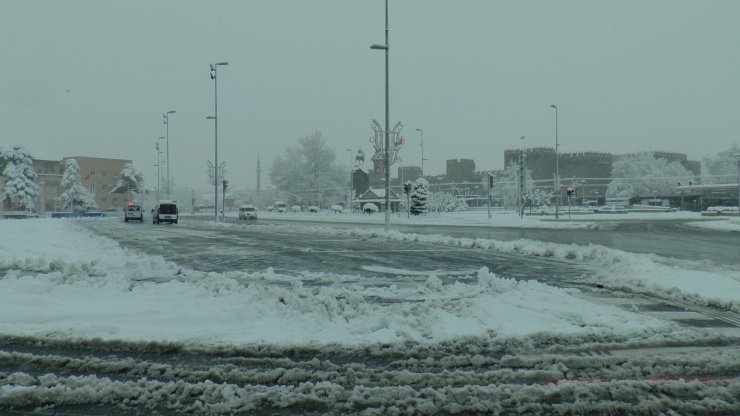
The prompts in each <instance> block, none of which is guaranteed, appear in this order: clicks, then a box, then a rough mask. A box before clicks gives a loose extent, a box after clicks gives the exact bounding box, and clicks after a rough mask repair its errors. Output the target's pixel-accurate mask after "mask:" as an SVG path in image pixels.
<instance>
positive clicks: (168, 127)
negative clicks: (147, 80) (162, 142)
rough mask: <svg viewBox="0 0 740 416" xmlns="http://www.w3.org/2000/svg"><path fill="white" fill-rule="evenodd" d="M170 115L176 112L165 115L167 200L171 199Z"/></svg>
mask: <svg viewBox="0 0 740 416" xmlns="http://www.w3.org/2000/svg"><path fill="white" fill-rule="evenodd" d="M170 114H175V110H170V111H168V112H166V113H164V114H162V117H163V118H164V125H165V126H167V188H166V192H167V199H170V165H171V164H172V163H170Z"/></svg>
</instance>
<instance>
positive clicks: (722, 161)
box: [701, 144, 740, 184]
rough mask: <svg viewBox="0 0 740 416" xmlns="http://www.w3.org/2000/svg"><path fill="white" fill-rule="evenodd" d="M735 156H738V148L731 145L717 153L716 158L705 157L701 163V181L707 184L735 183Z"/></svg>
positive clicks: (735, 145)
mask: <svg viewBox="0 0 740 416" xmlns="http://www.w3.org/2000/svg"><path fill="white" fill-rule="evenodd" d="M736 154H740V146H738V145H737V144H733V145H732V147H730V148H729V149H727V150H725V151H722V152H719V153H717V155H716V156H714V157H711V156H706V157H704V160H703V161H702V169H701V181H702V182H703V183H707V184H713V183H732V182H735V181H737V160H738V157H737V156H735V155H736Z"/></svg>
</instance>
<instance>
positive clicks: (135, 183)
mask: <svg viewBox="0 0 740 416" xmlns="http://www.w3.org/2000/svg"><path fill="white" fill-rule="evenodd" d="M119 189H125V190H126V192H127V193H128V192H136V193H142V192H144V175H142V174H141V172H139V171H137V170H136V168H134V165H133V164H132V163H126V165H124V166H123V169H121V178H120V179H119V180H118V183H117V184H116V186H114V187H113V189H112V190H111V192H114V191H118V190H119Z"/></svg>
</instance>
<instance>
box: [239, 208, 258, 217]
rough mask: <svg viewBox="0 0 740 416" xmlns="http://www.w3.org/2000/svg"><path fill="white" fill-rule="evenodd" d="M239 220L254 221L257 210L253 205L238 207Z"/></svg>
mask: <svg viewBox="0 0 740 416" xmlns="http://www.w3.org/2000/svg"><path fill="white" fill-rule="evenodd" d="M239 219H240V220H256V219H257V208H255V207H254V205H240V206H239Z"/></svg>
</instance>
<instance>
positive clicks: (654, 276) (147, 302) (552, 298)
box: [0, 219, 740, 345]
mask: <svg viewBox="0 0 740 416" xmlns="http://www.w3.org/2000/svg"><path fill="white" fill-rule="evenodd" d="M90 221H96V220H90ZM213 226H214V227H223V226H234V225H224V224H219V225H216V224H213ZM315 232H316V233H352V234H353V235H361V236H364V237H367V238H389V239H402V240H413V241H425V242H431V243H434V244H451V245H456V246H463V247H466V246H467V247H480V248H484V249H495V250H503V251H507V252H514V253H522V254H529V255H542V256H553V257H561V258H564V259H571V260H573V261H584V262H591V263H594V264H599V265H600V266H601V270H602V271H601V272H600V273H599V274H598V275H597V276H594V277H593V279H595V280H597V281H599V282H600V283H601V284H603V285H605V286H615V287H630V288H632V289H634V290H636V291H644V292H649V293H655V294H659V295H661V296H664V297H675V298H680V299H682V300H688V301H691V302H694V303H698V304H709V305H714V306H718V307H722V308H727V309H730V310H735V311H737V310H740V272H739V271H738V270H717V271H703V270H700V269H701V267H700V264H699V263H698V262H697V263H696V264H695V263H691V262H686V261H676V262H667V261H665V259H658V258H654V257H651V256H644V255H633V254H629V253H625V252H620V251H616V250H610V249H607V248H604V247H598V246H594V247H576V246H562V245H555V244H547V243H539V242H531V241H518V242H495V241H492V240H466V239H452V238H447V237H440V236H423V235H414V234H403V233H398V232H393V231H391V232H385V231H371V230H362V229H354V230H348V229H344V230H342V229H334V230H332V229H327V228H326V227H323V228H321V227H316V229H315ZM0 234H1V235H3V236H4V238H3V239H2V240H1V241H0V253H2V254H0V273H2V274H1V275H0V276H1V277H0V333H1V334H6V335H9V334H12V335H24V336H41V337H52V338H65V337H66V338H72V339H75V338H93V337H99V338H101V339H110V340H114V339H115V340H118V339H122V340H135V341H145V340H150V341H178V342H187V343H194V344H198V345H202V344H217V345H220V344H231V345H233V344H242V343H262V342H266V343H281V344H305V343H317V342H318V343H333V342H337V343H346V344H354V345H356V344H362V343H368V342H370V343H378V342H382V343H387V342H396V341H409V340H410V341H420V342H427V341H429V342H438V341H443V340H448V339H454V338H459V337H467V336H488V334H491V333H493V334H496V335H498V336H503V337H526V336H530V335H532V334H537V333H542V332H551V333H562V334H584V333H589V334H591V333H593V334H604V335H614V334H620V335H628V334H630V333H638V332H641V333H644V332H645V331H647V332H650V331H657V332H665V331H671V330H673V329H675V328H673V325H672V324H670V323H667V322H664V321H660V320H657V319H654V318H651V317H649V316H647V315H642V314H637V313H632V312H629V311H625V310H622V309H619V308H616V307H611V306H605V305H599V304H595V303H593V302H590V301H588V300H586V299H584V298H583V296H581V295H580V293H579V292H578V291H577V290H565V289H561V288H556V287H552V286H548V285H546V284H543V283H541V282H537V281H529V282H518V281H514V280H510V279H507V278H506V276H496V275H494V274H493V273H490V272H489V271H488V270H486V269H481V270H478V272H477V273H476V274H475V277H477V280H475V281H474V283H459V282H458V283H455V284H449V285H444V284H442V282H441V281H440V279H438V278H437V277H436V276H434V275H430V276H428V277H427V279H426V282H425V283H424V284H420V285H418V286H416V287H396V286H391V287H390V288H379V287H372V286H367V285H363V284H361V283H360V282H357V283H354V284H345V283H343V282H347V281H357V278H356V277H355V276H340V275H332V274H330V273H325V274H320V275H316V274H308V273H305V272H302V271H300V270H296V271H295V273H293V274H290V275H280V274H277V273H275V272H273V271H272V270H271V269H268V270H265V271H264V272H262V273H255V274H246V273H239V272H230V273H223V274H216V273H210V274H206V273H203V272H199V271H195V270H187V269H184V268H182V267H180V266H179V265H177V264H174V263H171V262H168V261H165V260H164V259H163V258H161V257H159V256H150V255H147V254H143V253H140V252H133V251H129V250H127V249H126V248H123V247H120V246H119V245H118V244H117V243H116V242H115V241H112V240H110V239H107V238H104V237H99V236H96V235H92V234H91V233H90V232H88V231H86V230H85V229H84V228H82V227H80V226H79V225H78V224H76V223H75V222H74V221H67V220H50V219H37V220H22V221H11V220H7V221H0ZM276 266H278V265H276ZM312 280H321V281H322V282H324V283H326V282H329V283H333V284H329V285H325V286H322V287H316V286H312V285H305V286H304V283H306V282H311V281H312ZM378 298H382V299H399V300H405V302H385V303H376V302H375V301H372V300H368V299H378Z"/></svg>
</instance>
